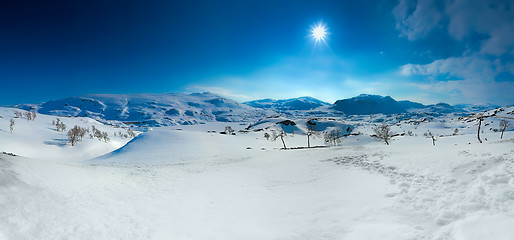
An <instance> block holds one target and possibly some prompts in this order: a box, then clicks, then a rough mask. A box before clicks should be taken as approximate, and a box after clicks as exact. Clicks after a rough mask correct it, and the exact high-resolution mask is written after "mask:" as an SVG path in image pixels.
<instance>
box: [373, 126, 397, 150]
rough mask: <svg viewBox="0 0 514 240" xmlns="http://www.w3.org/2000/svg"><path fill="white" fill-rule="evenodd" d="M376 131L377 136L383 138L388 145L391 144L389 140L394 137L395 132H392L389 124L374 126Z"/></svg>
mask: <svg viewBox="0 0 514 240" xmlns="http://www.w3.org/2000/svg"><path fill="white" fill-rule="evenodd" d="M373 131H374V132H375V136H374V137H376V138H378V139H380V140H383V141H384V142H385V143H386V144H387V145H389V141H390V140H391V138H392V137H393V134H394V133H393V132H391V127H390V126H389V125H387V124H385V123H384V124H382V125H381V126H377V127H374V128H373Z"/></svg>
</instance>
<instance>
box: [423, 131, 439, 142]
mask: <svg viewBox="0 0 514 240" xmlns="http://www.w3.org/2000/svg"><path fill="white" fill-rule="evenodd" d="M424 135H425V137H428V138H431V139H432V145H434V146H435V142H436V141H437V134H436V135H434V134H432V132H430V130H428V132H426V133H425V134H424Z"/></svg>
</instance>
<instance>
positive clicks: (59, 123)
mask: <svg viewBox="0 0 514 240" xmlns="http://www.w3.org/2000/svg"><path fill="white" fill-rule="evenodd" d="M55 129H56V130H57V131H58V132H64V131H66V125H65V124H64V123H63V122H62V121H61V120H60V119H59V118H57V121H56V122H55Z"/></svg>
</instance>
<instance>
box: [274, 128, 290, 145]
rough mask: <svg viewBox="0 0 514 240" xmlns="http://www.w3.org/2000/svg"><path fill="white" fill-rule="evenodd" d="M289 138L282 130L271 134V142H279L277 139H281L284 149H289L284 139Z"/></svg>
mask: <svg viewBox="0 0 514 240" xmlns="http://www.w3.org/2000/svg"><path fill="white" fill-rule="evenodd" d="M286 136H287V133H286V132H284V130H280V131H278V132H277V131H273V132H272V134H271V141H275V140H277V138H280V140H282V145H284V149H287V147H286V142H284V137H286Z"/></svg>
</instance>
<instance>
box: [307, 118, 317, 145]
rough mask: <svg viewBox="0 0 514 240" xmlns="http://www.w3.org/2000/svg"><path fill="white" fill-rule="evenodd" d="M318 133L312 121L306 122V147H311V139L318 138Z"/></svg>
mask: <svg viewBox="0 0 514 240" xmlns="http://www.w3.org/2000/svg"><path fill="white" fill-rule="evenodd" d="M319 135H320V133H319V131H317V129H316V123H315V122H314V121H311V120H309V121H307V147H311V137H312V138H313V139H315V138H316V137H319Z"/></svg>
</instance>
